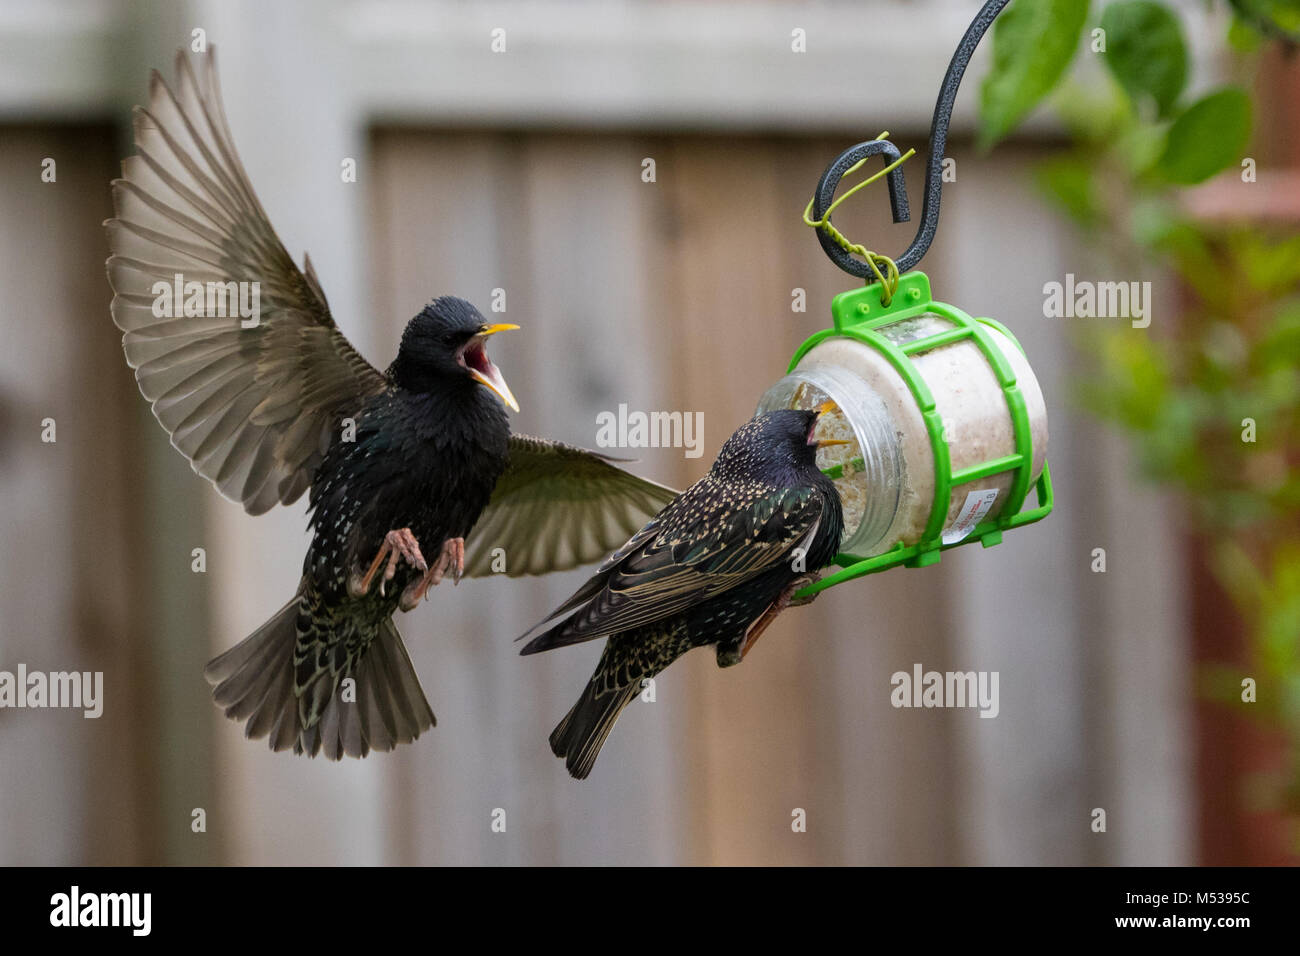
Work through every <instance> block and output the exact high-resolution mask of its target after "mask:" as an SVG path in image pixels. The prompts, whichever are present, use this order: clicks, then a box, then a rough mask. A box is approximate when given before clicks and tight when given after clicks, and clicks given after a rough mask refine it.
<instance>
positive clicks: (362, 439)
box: [105, 53, 674, 759]
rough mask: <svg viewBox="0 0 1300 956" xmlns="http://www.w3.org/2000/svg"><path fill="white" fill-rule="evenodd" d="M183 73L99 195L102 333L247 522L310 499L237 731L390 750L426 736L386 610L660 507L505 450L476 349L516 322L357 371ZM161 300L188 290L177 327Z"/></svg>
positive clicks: (482, 357) (225, 685) (232, 680)
mask: <svg viewBox="0 0 1300 956" xmlns="http://www.w3.org/2000/svg"><path fill="white" fill-rule="evenodd" d="M176 70H177V76H178V81H177V88H176V92H175V93H173V92H172V90H170V89H169V88H168V87H167V85H166V84H165V83H164V82H163V80H162V79H161V77H159V75H158V74H157V72H155V73H154V74H153V76H152V80H151V83H150V96H149V107H148V109H142V108H139V107H137V108H136V114H135V137H136V146H137V148H138V155H136V156H132V157H130V158H129V159H127V160H126V161H125V162H124V163H123V167H122V168H123V177H122V178H121V179H118V180H116V181H114V183H113V199H114V204H115V209H116V213H117V216H116V218H114V219H110V220H109V221H108V222H107V223H106V224H105V225H106V228H107V230H108V236H109V244H110V248H111V250H112V253H113V254H112V257H111V258H110V259H109V260H108V276H109V282H110V283H111V285H112V287H113V291H114V293H115V295H114V298H113V320H114V321H115V322H116V324H117V326H118V327H119V328H120V329H122V331H123V332H124V333H125V334H124V335H123V345H124V347H125V350H126V358H127V362H128V363H129V364H130V365H131V367H133V368H134V369H135V370H136V379H137V381H138V383H139V386H140V391H141V392H142V393H143V394H144V396H145V398H146V399H148V401H149V402H150V404H151V405H152V407H153V411H154V414H155V416H156V417H157V418H158V420H159V422H161V423H162V425H163V427H164V428H165V429H166V430H167V432H168V433H169V434H170V435H171V439H172V444H174V445H175V446H176V447H177V448H178V449H180V451H181V452H182V453H183V454H184V455H185V456H186V458H188V459H189V460H190V462H191V464H192V465H193V467H194V470H195V471H197V472H198V473H199V474H200V475H202V476H203V477H205V478H207V479H208V480H210V481H211V482H212V483H213V484H214V485H215V486H216V487H217V489H218V490H219V491H220V492H221V493H222V494H223V495H225V496H226V497H227V498H230V499H232V500H234V501H238V502H241V503H242V504H243V506H244V508H245V510H246V511H248V512H249V513H250V514H261V513H262V512H265V511H267V510H268V509H270V508H271V507H273V506H274V505H275V504H277V503H283V504H289V503H291V502H293V501H295V500H297V499H298V498H299V497H300V496H301V495H302V493H303V492H304V491H307V490H308V489H309V488H310V491H311V494H310V499H309V500H310V504H311V521H310V525H311V528H312V530H313V537H312V542H311V548H310V550H309V551H308V553H307V557H306V560H305V562H304V564H303V574H302V579H301V582H300V584H299V586H298V590H297V593H295V594H294V596H293V598H292V599H291V600H290V601H289V603H288V604H286V605H285V606H284V607H283V608H282V609H281V610H280V611H279V612H278V613H276V615H275V616H274V617H272V618H271V619H270V620H269V621H267V622H266V623H265V624H264V625H262V627H260V628H258V630H257V631H255V632H254V633H253V634H252V635H251V636H250V637H248V638H247V639H245V640H244V641H243V642H242V643H240V644H238V645H237V646H235V647H234V648H232V649H231V650H229V651H227V652H226V653H224V654H222V655H221V656H219V657H217V658H216V659H215V660H213V661H212V662H211V663H210V664H209V665H208V667H207V669H206V671H205V674H206V676H207V678H208V680H209V681H211V682H212V683H213V684H215V685H216V686H215V690H214V697H215V699H216V701H217V703H218V704H219V705H221V706H223V707H224V708H225V712H226V714H227V716H229V717H231V718H234V719H236V720H245V721H247V724H246V732H247V735H248V736H249V737H263V736H269V737H270V744H271V747H272V748H273V749H275V750H283V749H287V748H290V747H292V748H293V749H294V751H295V752H297V753H308V754H311V755H313V756H314V755H315V754H317V753H319V752H322V751H323V752H324V753H325V755H326V756H327V757H330V758H332V759H337V758H338V757H340V756H341V755H342V754H348V755H350V756H364V755H365V754H366V753H367V752H369V751H370V750H391V749H392V748H393V747H394V746H395V745H396V744H398V743H403V742H407V741H410V740H413V739H415V738H416V737H417V736H418V735H419V734H420V732H421V731H423V730H425V729H426V728H428V727H430V726H432V725H433V723H434V717H433V712H432V710H430V708H429V704H428V702H427V701H426V700H425V697H424V692H423V691H422V690H421V688H420V682H419V680H418V678H417V677H416V675H415V671H414V669H413V668H412V666H411V661H410V659H409V658H408V657H407V654H406V649H405V648H404V647H403V645H402V640H401V637H400V636H399V635H398V633H397V629H396V627H395V626H394V624H393V622H392V619H391V618H392V614H393V612H394V611H395V610H397V609H398V608H400V609H402V610H404V611H405V610H410V609H411V608H413V607H414V606H415V605H416V604H417V603H418V602H419V600H420V598H421V597H422V596H424V595H425V594H426V592H427V590H428V588H429V587H431V586H432V585H435V584H437V583H438V582H439V581H440V580H441V579H442V577H443V575H445V574H450V575H452V576H453V577H454V578H455V579H456V580H457V581H459V579H460V576H461V574H462V573H468V574H470V575H483V574H488V573H490V572H491V571H492V570H493V569H492V567H491V565H492V558H493V553H494V551H495V549H498V548H500V549H503V552H504V555H505V558H506V573H507V574H508V575H510V576H515V575H519V574H538V573H542V572H546V571H552V570H562V569H567V568H571V567H575V566H577V565H579V564H584V563H587V562H590V561H595V560H597V559H598V558H600V557H602V556H604V555H606V554H608V553H609V551H610V550H612V549H613V548H614V547H615V546H616V545H617V544H618V542H619V541H621V540H623V538H624V537H626V536H627V535H628V534H630V533H631V532H632V531H633V530H635V529H636V528H637V527H638V526H639V525H640V524H641V523H642V522H643V521H645V519H646V518H647V517H648V516H650V515H652V514H654V512H655V511H656V510H658V509H659V508H660V507H662V506H663V504H664V503H666V502H667V501H668V500H670V499H671V498H672V496H673V494H674V492H673V491H672V490H671V489H667V488H664V487H662V486H660V485H656V484H654V483H653V482H648V481H644V480H642V479H640V478H636V477H634V476H632V475H630V474H628V473H626V472H624V471H621V470H619V469H618V468H616V467H615V466H614V465H612V464H610V463H609V460H608V459H605V458H603V457H602V456H600V455H597V454H595V453H594V452H587V451H583V450H581V449H577V448H571V447H569V446H565V445H561V444H558V443H555V442H548V441H543V440H541V439H536V438H526V437H522V436H515V437H512V436H511V435H510V428H509V425H508V423H507V419H506V412H505V408H504V407H503V403H504V404H505V405H509V406H510V407H511V408H514V409H516V410H517V409H518V405H517V404H516V403H515V400H514V397H513V396H512V395H511V393H510V389H509V387H508V386H507V385H506V382H505V379H504V378H503V377H502V375H501V373H500V372H499V371H498V370H497V368H496V366H495V365H493V364H492V361H491V360H490V359H489V358H488V356H487V352H486V349H485V343H486V341H487V339H488V338H489V336H491V335H493V334H495V333H497V332H498V331H500V330H502V329H513V328H517V326H514V325H493V324H489V323H488V322H486V321H485V320H484V318H483V316H482V315H480V314H479V313H478V311H477V310H476V309H475V308H474V307H473V306H472V305H470V304H469V303H468V302H466V301H465V300H463V299H457V298H452V297H444V298H440V299H436V300H434V301H433V302H432V303H430V304H429V305H428V306H426V307H425V308H424V310H423V311H421V312H420V314H419V315H417V316H416V317H415V318H413V319H412V320H411V321H410V323H409V324H408V325H407V327H406V330H405V332H404V333H403V335H402V340H401V346H400V348H399V349H398V353H397V358H396V359H395V360H394V361H393V363H392V364H391V365H390V366H389V368H388V370H387V371H386V372H383V373H381V372H380V371H379V370H378V369H376V368H375V367H373V366H371V365H370V364H369V363H368V362H366V361H365V359H363V358H362V357H361V356H360V355H359V354H358V353H357V352H356V351H355V350H354V349H353V348H352V346H351V345H350V344H349V343H348V341H347V339H346V338H344V336H343V334H342V333H341V332H340V331H339V330H338V328H337V327H336V326H335V324H334V318H333V316H332V315H331V314H330V311H329V307H328V305H327V304H326V301H325V295H324V292H323V291H322V289H321V285H320V282H319V281H318V280H317V278H316V275H315V273H314V271H313V270H312V267H311V263H310V260H307V261H305V263H304V269H303V270H302V271H299V270H298V269H297V268H296V267H295V266H294V264H293V261H292V260H291V259H290V258H289V255H288V253H287V252H286V251H285V249H284V246H283V245H281V243H280V241H279V239H278V238H277V237H276V235H275V231H274V230H273V229H272V227H271V224H270V222H269V221H268V220H267V217H266V214H265V212H264V211H263V209H262V206H261V204H260V203H259V202H258V200H257V198H256V196H254V194H253V189H252V186H251V184H250V183H249V181H248V177H247V174H246V173H245V172H244V169H243V166H242V164H241V163H240V161H239V157H238V156H237V155H236V152H235V147H234V144H233V142H232V140H231V137H230V132H229V129H228V128H227V125H226V120H225V116H224V111H223V109H222V106H221V100H220V94H219V92H218V86H217V79H216V71H215V66H214V63H213V58H212V56H211V55H210V54H209V55H208V56H205V57H203V58H201V59H200V60H199V61H198V68H197V70H195V69H193V68H192V67H191V64H190V61H189V60H188V59H187V58H186V57H185V55H184V54H183V53H182V54H179V55H178V57H177V64H176ZM190 283H198V284H202V285H201V286H199V288H206V289H207V290H209V291H207V293H206V296H207V298H206V300H205V297H204V296H203V295H199V296H198V298H197V299H193V298H192V297H191V295H190V292H189V289H190V285H189V284H190ZM244 283H247V284H250V285H251V284H254V283H255V284H256V286H253V287H254V288H257V289H259V290H260V293H259V296H260V310H259V313H258V315H257V316H256V321H255V322H250V321H249V320H248V318H247V317H246V316H244V315H243V314H242V313H240V312H235V311H234V310H232V309H231V308H230V307H229V304H230V298H231V297H232V296H233V297H238V296H240V295H241V289H244V288H245V286H243V285H241V284H244ZM173 285H174V287H175V288H176V290H177V291H178V292H179V291H180V290H185V291H184V293H183V296H182V295H177V296H175V297H174V298H173V301H172V303H171V306H170V307H168V305H167V303H166V302H165V301H164V299H165V298H166V293H167V292H168V291H169V289H170V288H172V287H173ZM214 289H217V290H221V291H222V293H223V295H224V300H217V303H216V305H217V306H221V305H223V304H224V305H225V308H220V307H214V301H213V299H212V296H213V291H211V290H214ZM182 298H183V299H184V301H183V303H182V301H181V300H182ZM240 301H241V302H242V301H243V300H240ZM182 306H183V307H182ZM246 326H247V327H246ZM476 523H477V524H476ZM475 527H477V528H478V533H477V534H476V535H475V536H474V538H473V539H472V540H471V542H470V544H469V545H468V547H467V546H466V539H467V538H468V537H469V535H470V531H471V529H474V528H475ZM346 678H351V679H352V681H350V682H348V683H346V684H345V683H344V681H345V679H346Z"/></svg>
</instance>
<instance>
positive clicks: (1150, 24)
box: [1101, 0, 1187, 116]
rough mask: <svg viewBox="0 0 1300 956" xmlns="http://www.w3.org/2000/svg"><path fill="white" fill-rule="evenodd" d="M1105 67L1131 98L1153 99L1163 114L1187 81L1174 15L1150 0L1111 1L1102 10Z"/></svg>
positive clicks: (1138, 100) (1180, 35) (1184, 53)
mask: <svg viewBox="0 0 1300 956" xmlns="http://www.w3.org/2000/svg"><path fill="white" fill-rule="evenodd" d="M1101 28H1102V29H1103V30H1104V31H1105V32H1106V54H1105V57H1104V60H1105V63H1106V66H1107V67H1108V68H1109V69H1110V71H1111V73H1113V74H1114V75H1115V79H1117V80H1118V81H1119V84H1120V86H1122V87H1123V88H1124V92H1125V93H1127V94H1128V96H1129V98H1130V99H1131V100H1133V101H1134V102H1135V103H1141V102H1142V101H1143V100H1145V99H1148V98H1149V99H1151V100H1153V101H1154V102H1155V105H1156V110H1157V112H1158V114H1159V115H1161V116H1165V115H1167V114H1168V113H1169V111H1170V110H1171V109H1172V108H1173V106H1174V103H1175V102H1177V100H1178V96H1179V94H1181V93H1182V92H1183V86H1184V84H1186V82H1187V47H1186V45H1185V44H1184V43H1183V31H1182V27H1181V26H1179V24H1178V18H1177V17H1176V16H1174V15H1173V14H1172V13H1171V12H1169V10H1168V9H1167V8H1165V7H1164V6H1163V5H1162V4H1159V3H1153V2H1151V0H1122V2H1120V3H1112V4H1111V5H1110V6H1108V7H1107V8H1106V10H1105V12H1104V13H1102V15H1101Z"/></svg>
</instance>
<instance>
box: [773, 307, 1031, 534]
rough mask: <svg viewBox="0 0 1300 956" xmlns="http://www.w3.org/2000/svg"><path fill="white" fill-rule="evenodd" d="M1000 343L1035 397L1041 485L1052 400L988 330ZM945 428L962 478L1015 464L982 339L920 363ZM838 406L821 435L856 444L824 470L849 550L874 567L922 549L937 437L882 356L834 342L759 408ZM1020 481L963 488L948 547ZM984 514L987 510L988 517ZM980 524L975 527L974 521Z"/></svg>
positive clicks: (896, 337)
mask: <svg viewBox="0 0 1300 956" xmlns="http://www.w3.org/2000/svg"><path fill="white" fill-rule="evenodd" d="M952 327H953V323H952V322H950V321H949V320H948V319H946V318H944V317H943V316H940V315H936V314H934V313H928V314H924V315H920V316H914V317H912V318H907V319H901V320H899V321H897V322H894V323H891V324H888V325H885V326H883V327H881V328H879V330H878V331H879V332H880V333H881V335H883V336H884V337H885V338H887V339H889V340H890V341H891V342H893V343H894V344H896V345H902V344H904V343H906V342H910V341H913V340H916V339H920V338H926V337H929V336H931V335H934V334H936V333H939V332H943V331H946V330H947V329H949V328H952ZM986 329H987V331H988V333H989V336H990V338H991V339H992V340H993V344H994V345H995V347H997V348H998V349H999V350H1000V351H1001V352H1002V354H1003V355H1004V356H1005V357H1006V358H1007V361H1008V362H1009V363H1010V365H1011V368H1012V370H1013V372H1014V373H1015V375H1016V380H1017V383H1018V384H1019V386H1020V389H1021V392H1022V394H1023V395H1024V397H1025V405H1026V410H1027V412H1028V417H1029V423H1030V439H1031V444H1032V458H1033V466H1032V472H1031V480H1032V481H1036V480H1037V479H1038V477H1039V475H1040V474H1041V473H1042V470H1043V464H1044V462H1045V461H1046V459H1047V409H1046V406H1045V404H1044V402H1043V394H1042V390H1041V389H1040V388H1039V385H1038V380H1037V378H1035V376H1034V373H1033V371H1032V369H1031V368H1030V367H1029V363H1028V361H1027V360H1026V359H1025V357H1024V354H1023V353H1022V352H1021V351H1020V350H1019V348H1017V347H1016V345H1015V343H1013V342H1012V341H1011V340H1010V339H1009V338H1007V337H1006V336H1005V335H1003V334H1002V333H1001V332H1000V331H998V330H997V329H995V328H992V327H989V326H986ZM912 361H913V363H914V364H915V366H916V369H917V371H918V372H919V373H920V375H921V377H922V378H923V379H924V380H925V382H926V385H927V386H928V387H929V389H930V391H931V394H932V395H933V396H934V399H935V407H936V410H937V411H938V412H939V414H940V416H941V418H942V419H943V422H944V438H945V440H946V441H947V443H948V450H949V456H950V459H951V466H952V471H953V472H954V473H956V472H959V471H961V470H962V469H964V468H969V467H971V466H974V465H979V464H982V463H984V462H987V461H991V460H994V459H997V458H1002V457H1004V456H1007V455H1012V454H1014V453H1015V451H1016V448H1015V436H1014V432H1013V431H1012V423H1011V413H1010V411H1009V409H1008V408H1007V403H1006V396H1005V395H1004V394H1003V392H1002V388H1001V386H1000V385H999V384H998V381H997V377H996V376H995V375H994V373H993V369H992V367H991V366H990V365H989V362H988V360H987V359H986V358H985V357H984V353H983V352H982V351H981V350H980V348H979V346H978V345H976V344H975V342H974V341H972V340H969V339H967V340H964V341H961V342H957V343H953V344H950V345H945V346H941V347H940V348H937V349H931V350H929V351H926V352H921V353H919V354H916V355H914V356H912ZM827 400H829V401H831V402H833V403H834V404H835V406H836V407H835V408H834V409H832V410H831V411H829V412H827V413H826V414H825V415H823V416H822V419H821V421H820V423H819V425H818V435H819V437H823V438H846V439H848V440H849V441H850V444H848V445H841V446H832V447H830V448H826V449H823V450H820V451H819V452H818V465H819V466H820V467H822V468H823V469H826V468H831V467H833V466H835V465H840V466H841V467H842V470H843V474H842V475H841V476H840V477H837V478H836V479H835V484H836V488H837V490H838V491H839V493H840V498H841V500H842V501H843V504H844V537H843V538H842V540H841V543H840V550H841V551H843V552H846V553H848V554H853V555H856V556H858V557H863V558H866V557H873V556H875V555H877V554H883V553H885V552H886V551H889V550H891V549H892V548H893V547H894V546H895V545H897V544H899V543H902V544H904V545H912V544H916V543H917V542H918V541H920V539H921V535H922V532H923V530H924V529H925V526H926V522H927V521H928V519H929V517H930V511H931V508H932V507H933V504H934V490H935V461H934V450H933V448H932V447H931V445H930V436H929V432H928V430H927V429H926V427H925V421H924V419H923V418H922V416H921V411H920V408H919V407H918V406H917V403H916V398H915V396H913V394H912V391H911V389H910V387H909V386H908V384H907V382H906V380H905V379H904V378H903V377H902V375H900V374H899V372H898V371H897V369H895V368H894V366H893V365H892V364H891V363H890V362H889V360H888V359H886V358H885V356H884V355H882V354H881V353H879V352H877V351H876V350H875V349H873V348H872V347H871V346H869V345H867V344H865V343H863V342H860V341H858V340H857V339H853V338H849V337H846V336H835V337H832V338H829V339H826V340H824V341H822V342H820V343H818V344H817V345H816V346H814V347H813V348H812V349H810V350H809V351H808V353H807V354H806V355H804V357H803V358H802V359H801V360H800V362H799V365H798V366H797V367H796V368H795V370H794V371H792V372H791V373H790V374H788V375H786V376H785V377H784V378H782V379H781V380H779V381H778V382H777V383H776V384H774V385H773V386H772V387H771V388H770V389H768V390H767V392H766V393H765V394H764V395H763V397H762V399H760V401H759V404H758V411H759V412H765V411H771V410H772V409H776V408H815V407H817V406H819V405H821V404H822V403H823V402H826V401H827ZM1013 477H1014V472H1012V471H1004V472H999V473H996V474H993V475H990V476H988V477H986V478H981V479H976V480H974V481H970V482H964V483H962V484H958V485H954V486H953V488H952V493H951V495H950V499H949V502H948V514H947V517H946V519H945V521H944V524H943V531H942V538H943V540H944V542H945V543H951V541H953V540H960V537H961V536H962V535H963V533H965V534H968V533H969V532H970V531H971V530H972V529H973V528H974V526H975V524H976V523H978V520H984V519H987V518H990V517H996V516H997V515H998V514H999V513H1000V512H1001V510H1002V508H1003V507H1004V505H1005V504H1006V501H1007V496H1008V494H1009V492H1010V489H1011V484H1012V481H1013ZM981 509H982V510H981ZM973 512H978V518H977V519H976V520H975V521H972V520H971V518H972V513H973Z"/></svg>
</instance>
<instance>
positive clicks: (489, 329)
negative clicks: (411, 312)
mask: <svg viewBox="0 0 1300 956" xmlns="http://www.w3.org/2000/svg"><path fill="white" fill-rule="evenodd" d="M517 328H519V326H517V325H512V324H510V323H508V322H503V323H498V324H492V323H489V322H488V321H487V320H486V319H485V318H483V315H482V313H480V312H479V310H478V309H476V308H474V306H472V305H471V304H470V303H468V302H466V301H465V300H464V299H458V298H456V297H455V296H450V295H445V296H442V297H441V298H438V299H434V300H433V301H432V302H430V303H429V304H428V305H426V306H425V307H424V308H423V309H421V310H420V314H419V315H417V316H416V317H415V318H413V319H411V321H410V322H408V323H407V324H406V331H404V332H403V333H402V344H401V345H400V346H399V347H398V349H397V358H396V359H394V360H393V364H392V366H391V367H390V368H389V374H390V375H391V376H392V378H393V380H394V381H395V382H396V383H397V384H398V385H400V386H402V387H403V388H407V389H410V390H411V391H415V392H427V391H433V390H435V389H437V388H440V387H445V386H446V385H447V384H449V383H455V382H458V381H459V382H465V383H467V384H474V385H475V386H477V385H481V386H483V387H485V388H487V389H490V390H491V391H493V392H495V393H496V395H497V396H498V397H499V398H500V399H501V401H502V402H504V403H505V404H506V405H508V406H509V407H511V408H513V409H514V410H515V411H519V403H518V402H516V401H515V397H514V395H512V394H511V392H510V386H508V385H507V384H506V380H505V377H504V376H502V374H501V371H500V369H498V368H497V367H496V366H495V365H493V364H492V360H491V359H490V358H488V354H487V340H488V337H489V336H492V335H495V334H496V333H498V332H504V331H506V330H507V329H517Z"/></svg>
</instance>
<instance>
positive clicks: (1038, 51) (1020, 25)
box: [979, 0, 1088, 149]
mask: <svg viewBox="0 0 1300 956" xmlns="http://www.w3.org/2000/svg"><path fill="white" fill-rule="evenodd" d="M1087 17H1088V0H1035V2H1020V3H1013V4H1012V5H1011V6H1010V7H1008V8H1007V11H1006V12H1005V13H1003V14H1002V16H1000V17H999V18H998V20H997V22H996V23H995V24H994V26H993V68H992V70H991V71H990V72H989V75H988V76H987V77H986V78H985V80H984V85H983V87H982V88H981V90H980V95H981V105H980V130H979V145H980V147H981V148H984V149H987V148H988V147H990V146H992V145H993V144H994V143H996V142H997V141H998V140H1000V139H1002V138H1003V137H1004V136H1006V135H1007V134H1008V133H1010V132H1011V131H1012V130H1013V129H1015V127H1016V126H1017V124H1019V123H1020V121H1021V120H1023V119H1024V118H1025V116H1026V115H1027V114H1028V113H1029V111H1030V110H1032V109H1033V108H1034V107H1035V106H1036V105H1037V104H1038V102H1039V101H1040V100H1041V99H1042V98H1043V97H1044V96H1046V95H1047V94H1048V93H1049V92H1051V90H1052V88H1053V87H1054V86H1056V84H1057V82H1058V81H1059V80H1060V79H1061V76H1062V75H1063V74H1064V73H1065V70H1066V68H1067V67H1068V66H1069V65H1070V61H1071V60H1073V59H1074V54H1075V50H1076V49H1077V48H1078V45H1079V34H1080V32H1081V31H1082V30H1083V23H1084V21H1085V20H1086V19H1087Z"/></svg>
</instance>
